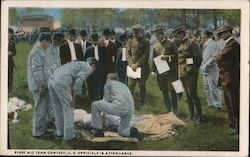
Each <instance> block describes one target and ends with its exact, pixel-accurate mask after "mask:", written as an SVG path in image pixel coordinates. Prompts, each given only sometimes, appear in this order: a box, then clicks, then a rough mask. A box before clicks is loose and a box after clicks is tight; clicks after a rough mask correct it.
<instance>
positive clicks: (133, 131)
mask: <svg viewBox="0 0 250 157" xmlns="http://www.w3.org/2000/svg"><path fill="white" fill-rule="evenodd" d="M130 137H134V138H137V139H138V140H139V141H140V142H141V141H142V140H143V136H142V134H141V133H140V132H139V131H138V130H137V129H136V128H135V127H131V128H130Z"/></svg>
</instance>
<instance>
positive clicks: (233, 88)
mask: <svg viewBox="0 0 250 157" xmlns="http://www.w3.org/2000/svg"><path fill="white" fill-rule="evenodd" d="M223 92H224V100H225V105H226V108H227V113H228V117H229V119H230V121H231V123H232V124H233V126H234V127H235V129H236V131H238V132H239V110H240V106H239V103H240V92H239V84H231V85H229V86H223Z"/></svg>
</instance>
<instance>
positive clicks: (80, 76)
mask: <svg viewBox="0 0 250 157" xmlns="http://www.w3.org/2000/svg"><path fill="white" fill-rule="evenodd" d="M94 70H95V65H94V64H91V65H90V64H89V63H86V62H84V61H73V62H69V63H67V64H64V65H63V66H61V67H59V68H58V69H57V70H56V71H55V72H54V73H53V75H52V76H51V77H50V80H49V84H48V87H49V91H50V96H51V98H52V104H53V108H54V111H55V112H54V114H55V125H56V138H57V139H61V138H63V139H64V140H72V139H74V138H75V131H74V96H75V95H77V94H79V93H80V92H81V87H82V84H83V82H84V81H85V80H86V79H87V77H88V76H89V75H90V74H91V73H92V72H93V71H94Z"/></svg>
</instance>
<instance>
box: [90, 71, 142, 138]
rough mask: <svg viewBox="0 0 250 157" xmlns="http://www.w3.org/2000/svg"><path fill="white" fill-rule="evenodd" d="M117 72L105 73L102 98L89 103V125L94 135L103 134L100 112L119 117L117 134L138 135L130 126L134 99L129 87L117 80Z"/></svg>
mask: <svg viewBox="0 0 250 157" xmlns="http://www.w3.org/2000/svg"><path fill="white" fill-rule="evenodd" d="M117 79H118V78H117V74H115V73H110V74H108V75H107V81H106V84H105V87H104V96H103V100H99V101H94V102H93V103H92V104H91V127H92V128H94V130H92V133H94V135H96V136H100V137H102V136H104V132H103V118H102V115H101V113H104V114H105V113H107V114H111V115H116V116H120V117H121V121H120V124H119V126H118V129H117V131H118V134H119V135H121V136H125V137H139V132H138V130H137V129H136V128H134V127H131V126H130V120H131V118H132V116H133V114H134V100H133V96H132V94H131V92H130V90H129V88H128V87H127V86H126V85H125V84H123V83H121V82H118V81H117Z"/></svg>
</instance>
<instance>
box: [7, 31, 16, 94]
mask: <svg viewBox="0 0 250 157" xmlns="http://www.w3.org/2000/svg"><path fill="white" fill-rule="evenodd" d="M15 55H16V44H15V39H14V31H13V29H12V28H9V37H8V93H10V92H11V91H12V85H13V72H14V67H15V64H14V60H13V56H15Z"/></svg>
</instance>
